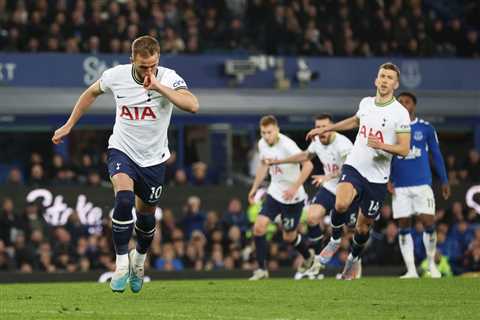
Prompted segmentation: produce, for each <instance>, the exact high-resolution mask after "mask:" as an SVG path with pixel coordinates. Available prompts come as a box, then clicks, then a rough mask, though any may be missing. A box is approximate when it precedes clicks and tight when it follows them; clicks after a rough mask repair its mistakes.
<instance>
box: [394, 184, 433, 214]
mask: <svg viewBox="0 0 480 320" xmlns="http://www.w3.org/2000/svg"><path fill="white" fill-rule="evenodd" d="M392 209H393V218H394V219H399V218H408V217H410V216H413V215H418V214H431V215H435V197H434V196H433V190H432V187H430V186H429V185H427V184H425V185H421V186H414V187H400V188H395V194H394V195H393V197H392Z"/></svg>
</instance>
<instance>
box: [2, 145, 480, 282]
mask: <svg viewBox="0 0 480 320" xmlns="http://www.w3.org/2000/svg"><path fill="white" fill-rule="evenodd" d="M30 158H31V162H30V170H25V172H26V173H27V174H24V172H23V171H22V170H20V169H19V168H12V169H11V171H10V174H9V176H8V180H7V182H6V185H7V186H9V187H11V188H14V187H15V186H23V185H26V186H30V187H38V186H49V185H50V186H51V185H56V186H58V185H88V186H98V185H102V184H104V185H106V184H108V183H107V181H106V179H107V177H106V176H105V175H106V169H105V168H104V156H102V155H90V154H81V156H80V158H79V159H76V161H73V162H74V164H73V163H72V164H68V163H65V161H64V160H63V158H62V157H61V156H60V155H58V154H55V155H54V156H53V157H52V159H51V161H44V159H43V157H42V155H41V154H40V153H37V152H33V153H32V154H31V157H30ZM465 158H466V159H465V162H463V161H464V160H463V159H459V158H457V157H456V156H455V155H454V154H451V155H448V156H447V157H446V163H447V169H448V172H449V177H450V181H451V183H452V188H455V186H456V185H458V184H459V183H476V182H480V180H479V178H480V156H479V154H478V152H477V151H475V150H473V149H472V150H470V151H469V152H468V155H467V156H466V157H465ZM193 166H194V167H195V168H193V169H192V170H183V169H179V168H177V167H176V165H175V156H174V157H172V160H170V163H169V168H170V169H171V170H169V172H170V173H169V176H170V186H171V187H172V188H174V187H175V186H176V185H185V184H190V185H205V184H201V183H199V181H200V180H202V179H204V177H205V173H206V167H207V166H206V165H205V164H204V163H202V164H199V163H196V164H194V165H193ZM180 170H181V171H180ZM186 171H189V172H191V173H193V174H192V176H191V177H190V175H189V177H187V174H186V173H185V172H186ZM179 172H184V173H183V174H179ZM195 172H196V173H195ZM198 172H200V173H198ZM40 173H44V174H40ZM179 176H182V178H179ZM202 177H203V178H202ZM1 201H2V202H1V208H0V210H1V211H0V270H3V271H5V270H19V271H22V272H32V271H36V270H41V271H47V272H53V271H89V270H113V268H114V256H113V254H112V252H114V251H113V250H112V240H111V220H110V219H109V218H108V217H104V219H103V222H102V228H96V229H92V228H90V226H87V225H83V224H82V223H81V222H80V219H79V217H78V214H76V213H73V214H72V215H70V217H69V219H68V222H67V223H66V224H65V225H64V226H56V227H53V226H50V225H48V224H47V223H46V222H45V220H44V218H43V213H44V208H42V207H40V206H39V205H38V204H36V203H27V204H26V205H25V206H24V207H23V206H19V207H18V206H17V207H16V206H15V204H14V202H13V201H12V199H10V198H3V199H2V200H1ZM162 209H163V210H162V217H161V219H159V220H158V221H157V224H158V225H157V230H158V232H157V233H156V234H155V239H154V242H153V246H152V250H151V253H150V256H149V267H150V268H154V269H158V270H182V269H190V268H191V269H195V270H212V269H235V268H237V269H245V270H252V269H255V260H254V255H253V252H254V248H253V246H252V242H253V241H251V240H252V239H251V237H252V235H251V226H252V224H253V222H254V220H255V217H256V216H257V214H258V212H259V210H260V204H257V205H253V206H250V207H248V208H245V207H244V204H243V203H242V201H241V200H240V199H237V198H232V199H231V200H230V202H229V204H228V207H227V208H225V211H224V212H216V211H214V210H210V209H209V208H203V206H202V200H201V199H200V198H199V197H196V196H193V197H189V198H188V199H186V200H185V203H184V206H183V212H173V210H172V209H169V208H162ZM436 220H437V221H436V222H437V237H438V251H437V252H438V257H437V258H438V263H439V267H440V271H441V272H442V273H443V274H444V275H452V274H461V273H464V272H479V271H480V215H478V214H477V213H476V212H475V211H474V210H473V209H470V210H467V208H466V207H465V205H464V203H462V202H459V201H453V202H450V204H449V206H448V207H438V208H437V214H436ZM304 222H305V221H304ZM323 228H324V229H325V231H326V233H327V234H328V233H329V227H328V223H325V224H324V225H323ZM301 229H302V231H303V232H305V231H306V224H305V223H303V224H302V227H301ZM92 230H93V231H92ZM422 232H423V229H422V225H421V224H417V225H416V226H415V230H414V232H413V238H414V243H415V255H416V261H417V262H421V261H422V260H423V259H424V258H425V252H424V249H423V242H422ZM325 238H328V237H325ZM372 238H373V240H372V241H371V243H370V245H369V247H368V249H367V251H366V253H365V255H364V257H363V263H365V264H375V265H391V266H400V265H402V260H401V259H402V258H401V254H400V249H399V245H398V227H397V225H396V224H395V222H394V221H393V219H392V211H391V207H390V206H389V205H385V206H384V208H383V209H382V215H381V219H380V220H379V221H377V223H376V225H375V228H374V230H373V237H372ZM268 239H269V240H271V241H270V245H269V265H268V266H269V268H270V269H271V270H275V269H278V268H280V267H292V266H293V267H296V266H298V265H299V264H300V263H301V257H300V256H298V255H297V254H296V253H295V250H293V249H292V248H291V247H290V246H288V245H286V244H285V243H283V242H282V240H281V239H282V237H281V233H280V232H279V230H278V228H277V226H276V225H274V224H272V225H271V227H270V229H269V233H268ZM349 241H350V238H349V237H346V238H345V239H343V242H342V249H341V250H340V251H339V252H338V254H337V255H336V257H335V259H333V261H332V262H331V264H332V266H341V265H342V264H343V262H344V261H345V259H346V257H347V253H348V246H349ZM426 269H428V268H426Z"/></svg>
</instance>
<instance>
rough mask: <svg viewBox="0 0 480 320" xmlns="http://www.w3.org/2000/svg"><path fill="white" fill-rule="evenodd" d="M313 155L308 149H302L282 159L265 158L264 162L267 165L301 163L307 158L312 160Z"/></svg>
mask: <svg viewBox="0 0 480 320" xmlns="http://www.w3.org/2000/svg"><path fill="white" fill-rule="evenodd" d="M313 157H315V154H314V153H310V152H308V151H302V152H300V153H297V154H294V155H292V156H290V157H287V158H284V159H265V161H264V162H265V163H266V164H268V165H274V164H284V163H301V162H304V161H307V160H312V159H313Z"/></svg>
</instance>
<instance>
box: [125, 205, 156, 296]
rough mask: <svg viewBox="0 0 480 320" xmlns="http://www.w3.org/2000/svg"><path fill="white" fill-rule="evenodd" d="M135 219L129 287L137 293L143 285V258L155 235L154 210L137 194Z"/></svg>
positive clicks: (153, 207)
mask: <svg viewBox="0 0 480 320" xmlns="http://www.w3.org/2000/svg"><path fill="white" fill-rule="evenodd" d="M135 207H136V212H137V220H136V221H135V233H136V234H137V245H136V247H135V249H133V250H131V251H130V254H129V256H130V289H131V290H132V291H133V292H135V293H137V292H139V291H140V290H141V289H142V287H143V278H144V275H145V259H146V257H147V251H148V249H149V248H150V245H151V244H152V240H153V237H154V235H155V224H156V221H155V210H156V208H157V207H156V206H151V205H148V204H146V203H145V202H143V200H142V199H140V198H139V197H138V196H137V197H136V199H135Z"/></svg>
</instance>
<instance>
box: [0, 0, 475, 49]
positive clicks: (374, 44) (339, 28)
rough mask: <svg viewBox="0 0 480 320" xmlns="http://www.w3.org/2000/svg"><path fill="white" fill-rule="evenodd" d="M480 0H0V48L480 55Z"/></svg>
mask: <svg viewBox="0 0 480 320" xmlns="http://www.w3.org/2000/svg"><path fill="white" fill-rule="evenodd" d="M479 16H480V4H479V2H478V1H476V0H465V1H459V0H457V1H446V0H441V1H438V0H436V1H433V0H423V1H422V0H383V1H366V0H355V1H347V0H339V1H336V0H335V1H333V0H328V1H327V0H325V1H312V0H290V1H279V0H271V1H267V0H225V1H221V0H218V1H206V0H205V1H192V0H168V1H156V0H138V1H134V0H116V1H115V0H95V1H85V0H56V1H54V0H51V1H48V0H36V1H32V0H20V1H16V0H0V50H1V51H7V52H19V51H22V52H23V51H26V52H43V51H46V52H68V53H78V52H85V53H91V54H96V53H100V52H105V53H122V54H129V53H130V46H131V41H132V40H133V39H135V38H136V37H138V36H139V35H141V34H150V35H152V36H154V37H156V38H158V39H159V40H160V43H161V48H162V52H165V53H203V52H209V53H212V52H232V51H236V52H248V53H266V54H287V55H290V54H291V55H293V54H295V55H298V54H301V55H322V56H415V57H418V56H420V57H432V56H435V57H437V56H438V57H452V56H458V57H476V58H478V57H480V40H479V31H480V22H479V19H478V17H479Z"/></svg>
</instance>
